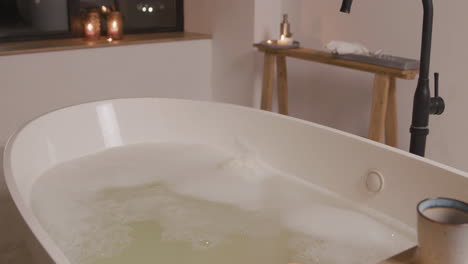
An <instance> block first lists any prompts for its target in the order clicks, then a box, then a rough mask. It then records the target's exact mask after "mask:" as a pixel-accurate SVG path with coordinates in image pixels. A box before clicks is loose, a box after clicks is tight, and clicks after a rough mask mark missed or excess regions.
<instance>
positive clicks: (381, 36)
mask: <svg viewBox="0 0 468 264" xmlns="http://www.w3.org/2000/svg"><path fill="white" fill-rule="evenodd" d="M444 2H445V1H442V0H435V1H434V6H435V24H434V25H435V26H434V42H433V61H432V62H433V64H432V70H434V71H439V72H440V73H441V83H440V85H441V95H442V96H443V97H444V99H445V100H446V102H447V111H446V113H445V114H444V115H443V116H442V117H432V118H431V135H430V136H429V140H428V157H429V158H432V159H434V160H437V161H441V162H443V163H446V164H448V165H451V166H455V167H457V168H460V169H463V170H468V162H467V161H468V158H467V155H466V153H467V150H468V140H467V139H466V135H467V134H468V121H466V120H467V119H466V118H465V115H466V113H467V110H466V108H465V101H466V100H468V89H467V88H466V87H467V86H468V81H467V79H466V77H465V76H466V75H467V73H468V71H467V70H466V67H465V65H464V64H465V63H466V61H467V59H468V51H467V49H466V43H467V42H468V35H467V34H464V33H463V32H465V31H466V30H465V28H466V25H467V21H466V15H465V14H464V10H466V9H467V8H468V2H467V1H464V0H452V1H450V4H445V3H444ZM340 4H341V1H340V0H334V1H330V0H293V1H291V0H283V11H284V12H287V13H289V14H290V17H291V21H292V26H293V31H294V32H295V33H296V34H295V37H296V38H297V39H299V40H300V41H301V42H302V44H303V46H305V47H312V48H322V47H323V45H324V44H326V43H327V42H328V41H330V40H335V39H337V40H345V41H355V42H361V43H363V44H365V45H366V46H368V47H369V48H371V49H373V50H377V49H384V51H385V52H386V53H389V54H393V55H399V56H405V57H410V58H416V59H419V51H420V39H421V26H422V5H421V1H408V0H392V1H388V0H357V1H354V6H353V11H352V13H351V14H350V15H345V14H342V13H339V12H338V10H339V7H340ZM288 66H289V73H290V90H291V98H290V100H291V103H290V105H291V113H292V115H294V116H296V117H300V118H304V119H308V120H311V121H315V122H318V123H322V124H326V125H329V126H332V127H335V128H338V129H341V130H345V131H349V132H352V133H355V134H358V135H361V136H366V135H367V128H368V121H369V115H370V113H369V109H370V96H371V89H372V76H371V75H370V74H367V73H359V72H356V71H351V70H343V69H339V68H336V67H331V66H324V65H317V64H313V63H310V62H301V61H297V60H290V61H289V64H288ZM432 87H433V86H432ZM415 88H416V81H404V80H400V81H398V104H399V107H398V112H399V116H400V119H399V136H400V139H401V140H400V141H401V144H400V147H401V148H403V149H405V150H408V148H409V147H408V146H409V137H410V134H409V132H408V131H409V126H410V123H411V111H412V98H413V94H414V90H415Z"/></svg>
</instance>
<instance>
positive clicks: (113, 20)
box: [107, 12, 123, 39]
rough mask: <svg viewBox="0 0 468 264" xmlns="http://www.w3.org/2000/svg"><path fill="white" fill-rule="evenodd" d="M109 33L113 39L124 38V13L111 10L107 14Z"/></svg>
mask: <svg viewBox="0 0 468 264" xmlns="http://www.w3.org/2000/svg"><path fill="white" fill-rule="evenodd" d="M107 35H108V37H109V38H112V39H122V35H123V21H122V13H120V12H111V13H109V15H108V16H107Z"/></svg>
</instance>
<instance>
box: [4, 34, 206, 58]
mask: <svg viewBox="0 0 468 264" xmlns="http://www.w3.org/2000/svg"><path fill="white" fill-rule="evenodd" d="M211 38H212V37H211V35H205V34H197V33H188V32H170V33H150V34H133V35H124V38H123V39H121V40H114V41H112V42H108V41H107V39H106V38H105V37H102V38H101V39H100V40H98V41H87V40H84V39H82V38H69V39H52V40H40V41H24V42H5V43H0V56H8V55H16V54H27V53H37V52H50V51H62V50H75V49H89V48H105V47H116V46H126V45H135V44H148V43H163V42H175V41H188V40H201V39H211Z"/></svg>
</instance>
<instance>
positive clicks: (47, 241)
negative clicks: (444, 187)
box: [3, 97, 468, 264]
mask: <svg viewBox="0 0 468 264" xmlns="http://www.w3.org/2000/svg"><path fill="white" fill-rule="evenodd" d="M141 100H146V101H151V102H153V103H155V104H158V103H159V102H163V101H165V102H171V101H172V102H176V103H196V104H210V105H213V106H214V107H225V108H231V109H233V111H236V109H237V110H243V111H251V112H256V113H260V114H264V115H269V116H274V117H276V118H283V119H288V120H291V121H294V122H299V123H301V124H305V125H308V126H312V127H314V128H316V129H320V130H324V131H327V132H330V133H333V134H335V135H338V136H344V137H348V138H350V139H355V140H358V141H360V142H361V143H368V144H370V145H373V146H376V147H379V148H383V149H385V150H387V151H391V152H394V153H396V154H400V155H403V156H404V157H406V158H409V159H413V160H417V161H419V162H423V163H426V164H427V165H431V166H435V167H438V168H440V169H443V170H446V171H448V172H450V173H453V174H457V175H459V176H462V177H465V178H467V179H468V172H464V171H462V170H459V169H456V168H454V167H451V166H448V165H445V164H442V163H440V162H437V161H433V160H430V159H428V158H425V157H420V156H417V155H414V154H411V153H409V152H406V151H404V150H401V149H397V148H393V147H390V146H387V145H385V144H382V143H379V142H375V141H372V140H370V139H367V138H364V137H361V136H357V135H354V134H351V133H348V132H345V131H341V130H338V129H334V128H331V127H327V126H325V125H320V124H317V123H314V122H311V121H307V120H302V119H299V118H295V117H291V116H285V115H281V114H278V113H274V112H269V111H264V110H260V109H256V108H252V107H247V106H242V105H236V104H229V103H220V102H212V101H200V100H190V99H174V98H159V97H134V98H133V97H132V98H116V99H107V100H97V101H90V102H85V103H81V104H77V105H71V106H65V107H60V108H57V109H54V110H51V111H48V112H46V113H44V114H41V115H39V116H37V117H35V118H32V119H31V120H29V121H27V122H25V123H24V124H23V125H22V126H20V127H19V128H18V129H16V130H15V131H14V132H13V133H12V134H11V136H10V137H9V139H8V141H7V143H6V145H5V149H4V153H3V154H4V157H3V171H4V177H5V181H6V184H7V188H8V191H9V193H10V195H11V197H12V198H13V201H14V203H15V205H16V207H17V208H18V210H19V212H20V214H21V216H22V217H23V219H24V220H25V222H26V223H27V225H28V227H29V229H30V230H31V231H32V233H33V234H34V236H35V237H36V238H37V240H38V241H39V243H40V244H41V247H42V248H43V249H44V250H45V251H46V252H47V254H48V255H49V256H50V257H51V258H52V259H53V261H54V262H56V263H60V264H72V263H71V262H70V260H69V259H68V258H67V257H66V256H65V254H64V253H63V252H62V250H61V249H60V248H59V246H58V244H57V243H56V242H55V241H54V240H53V239H52V238H51V237H50V235H49V234H48V233H47V231H46V230H45V229H44V228H43V227H42V225H41V224H40V223H39V220H38V219H37V217H36V216H35V214H34V213H33V211H32V208H30V207H28V206H27V204H28V203H26V201H25V200H24V199H23V196H22V195H21V193H20V191H19V187H18V185H17V182H16V179H15V177H14V176H13V173H12V168H11V151H12V149H13V147H14V145H15V141H16V139H17V137H18V136H19V135H20V134H21V132H22V131H23V130H24V129H26V128H27V127H28V126H29V125H31V124H32V123H33V122H36V121H40V120H41V119H42V118H43V117H46V116H49V115H51V114H54V113H58V112H61V111H66V110H71V109H75V108H76V109H78V108H83V107H91V106H92V107H96V106H98V105H101V104H109V103H110V104H114V103H116V104H118V103H119V102H132V101H141ZM124 145H125V144H124ZM104 149H106V148H104Z"/></svg>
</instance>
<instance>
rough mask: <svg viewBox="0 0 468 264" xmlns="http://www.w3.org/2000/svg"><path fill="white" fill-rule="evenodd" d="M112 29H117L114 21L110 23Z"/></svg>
mask: <svg viewBox="0 0 468 264" xmlns="http://www.w3.org/2000/svg"><path fill="white" fill-rule="evenodd" d="M112 28H113V29H118V27H117V21H115V20H114V21H112Z"/></svg>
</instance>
